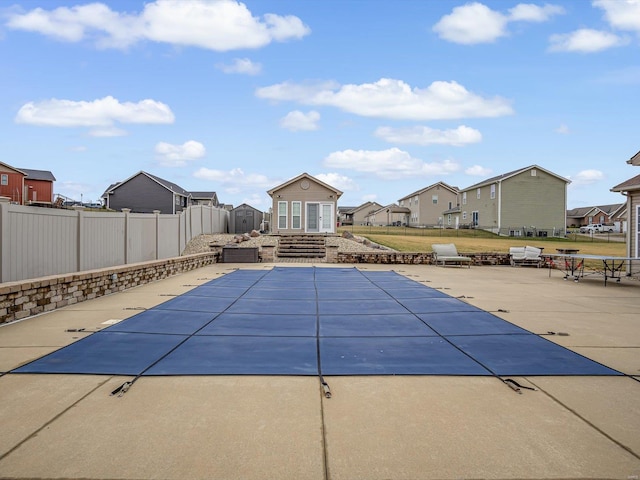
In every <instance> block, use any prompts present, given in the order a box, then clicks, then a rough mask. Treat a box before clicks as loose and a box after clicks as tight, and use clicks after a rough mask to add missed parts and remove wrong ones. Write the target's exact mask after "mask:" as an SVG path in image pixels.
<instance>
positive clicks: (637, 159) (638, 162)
mask: <svg viewBox="0 0 640 480" xmlns="http://www.w3.org/2000/svg"><path fill="white" fill-rule="evenodd" d="M627 163H628V164H629V165H634V166H636V167H638V166H640V152H638V153H636V154H635V155H634V156H633V157H631V158H630V159H629V160H627Z"/></svg>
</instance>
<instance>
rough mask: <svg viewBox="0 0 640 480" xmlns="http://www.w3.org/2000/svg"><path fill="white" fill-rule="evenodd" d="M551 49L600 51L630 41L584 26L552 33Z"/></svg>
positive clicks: (556, 50)
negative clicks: (572, 30)
mask: <svg viewBox="0 0 640 480" xmlns="http://www.w3.org/2000/svg"><path fill="white" fill-rule="evenodd" d="M549 43H550V46H549V50H550V51H552V52H582V53H593V52H600V51H602V50H606V49H608V48H612V47H619V46H622V45H626V44H628V43H629V39H627V38H624V37H619V36H618V35H615V34H613V33H609V32H603V31H601V30H592V29H589V28H582V29H580V30H576V31H574V32H571V33H563V34H556V35H551V36H550V37H549Z"/></svg>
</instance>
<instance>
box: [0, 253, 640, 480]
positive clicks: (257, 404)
mask: <svg viewBox="0 0 640 480" xmlns="http://www.w3.org/2000/svg"><path fill="white" fill-rule="evenodd" d="M275 265H277V264H275ZM273 266H274V264H255V265H247V264H242V265H240V264H238V265H233V264H216V265H212V266H209V267H204V268H201V269H199V270H195V271H191V272H188V273H185V274H182V275H178V276H175V277H172V278H170V279H166V280H162V281H158V282H155V283H153V284H149V285H145V286H141V287H137V288H134V289H131V290H128V291H125V292H122V293H118V294H114V295H111V296H108V297H102V298H99V299H95V300H91V301H87V302H83V303H79V304H76V305H73V306H69V307H66V308H63V309H60V310H57V311H54V312H50V313H47V314H43V315H39V316H36V317H32V318H29V319H26V320H24V321H21V322H18V323H14V324H11V325H8V326H4V327H0V371H9V370H11V369H13V368H16V367H17V366H19V365H22V364H24V363H26V362H28V361H31V360H33V359H35V358H38V357H40V356H42V355H44V354H46V353H49V352H51V351H54V350H56V349H58V348H60V347H62V346H64V345H67V344H69V343H72V342H74V341H76V340H77V339H79V338H82V337H83V336H86V335H87V334H88V333H89V332H91V331H94V330H96V329H101V328H104V327H105V326H106V325H108V324H109V323H110V322H111V321H113V320H121V319H124V318H128V317H130V316H132V315H134V314H136V313H138V312H140V310H141V309H146V308H150V307H153V306H155V305H157V304H160V303H162V302H164V301H166V300H167V299H169V298H171V297H172V296H175V295H179V294H182V293H185V292H187V291H189V290H190V289H192V288H194V287H195V286H197V285H201V284H203V283H206V282H207V281H209V280H212V279H215V278H219V277H220V276H222V275H224V274H226V273H229V272H230V271H232V270H233V269H235V268H251V269H270V268H272V267H273ZM286 266H287V267H291V268H295V265H292V264H287V265H286ZM304 266H306V267H308V266H310V265H309V264H304ZM316 266H317V267H318V268H325V267H332V266H339V267H342V268H344V267H345V265H343V264H341V265H331V264H324V263H322V264H320V263H319V264H316ZM356 267H357V268H359V269H362V270H394V271H396V272H398V273H400V274H402V275H405V276H407V277H408V278H410V279H413V280H416V281H419V282H423V283H424V284H425V285H428V286H430V287H432V288H437V289H442V290H443V291H444V292H445V293H447V294H449V295H451V296H453V297H464V299H465V301H467V302H469V303H470V304H472V305H475V306H477V307H479V308H482V309H484V310H487V311H491V312H493V313H495V314H496V315H498V316H500V317H501V318H504V319H505V320H507V321H509V322H512V323H514V324H516V325H518V326H520V327H523V328H525V329H527V330H530V331H532V332H534V333H539V334H548V332H555V335H547V336H546V337H545V338H547V339H549V340H551V341H553V342H556V343H558V344H560V345H563V346H565V347H567V348H569V349H571V350H573V351H575V352H577V353H580V354H581V355H584V356H586V357H588V358H591V359H592V360H595V361H597V362H600V363H603V364H604V365H606V366H608V367H611V368H613V369H616V370H618V371H620V372H623V373H625V374H626V375H627V376H625V377H590V376H589V377H582V376H579V377H575V376H573V377H549V376H545V377H527V378H514V380H516V381H517V382H518V383H520V384H521V385H523V386H528V387H533V388H535V389H536V390H528V389H522V393H521V394H518V393H516V392H515V391H513V390H512V389H510V388H509V387H508V386H507V385H506V384H505V383H503V382H501V381H500V380H499V379H497V378H493V377H455V376H343V377H325V380H326V381H327V383H328V384H329V385H330V388H331V392H332V397H331V398H326V397H325V396H324V394H323V390H322V387H321V385H320V382H319V379H318V377H295V376H190V377H180V376H178V377H141V378H140V379H138V380H137V381H136V383H135V384H134V385H133V387H132V388H131V389H130V390H129V391H128V392H127V393H126V394H125V395H123V396H122V397H118V396H111V395H110V393H111V392H112V391H113V390H114V389H115V388H116V387H118V386H119V385H121V384H122V383H123V382H124V381H126V380H130V379H131V377H117V376H98V375H53V374H49V375H37V374H23V375H18V374H7V375H4V376H2V377H0V425H2V435H0V478H43V479H44V478H68V479H80V478H91V479H107V478H109V479H115V478H118V479H152V478H171V479H173V478H175V479H185V478H206V479H211V478H213V479H236V478H237V479H289V478H291V479H318V480H321V479H374V480H375V479H449V478H451V479H454V478H495V479H507V478H527V479H547V478H548V479H552V478H622V479H628V478H638V477H639V476H640V434H639V433H638V432H640V382H639V381H638V379H640V321H639V320H638V318H640V316H639V315H638V314H639V312H640V282H638V281H637V280H634V279H627V278H624V279H623V280H622V282H621V283H619V284H618V283H615V282H610V283H609V284H608V286H607V287H604V286H603V282H602V278H600V277H593V278H585V279H584V280H581V281H580V282H578V283H575V282H571V281H564V280H563V279H562V275H561V273H560V272H559V271H552V272H551V276H549V271H548V270H545V269H537V268H511V267H472V268H471V269H466V268H456V267H447V268H442V267H434V266H422V265H415V266H413V265H357V266H356ZM105 322H106V323H105ZM80 329H85V330H84V331H80V332H79V331H78V330H80ZM70 330H71V331H70ZM558 334H560V335H558Z"/></svg>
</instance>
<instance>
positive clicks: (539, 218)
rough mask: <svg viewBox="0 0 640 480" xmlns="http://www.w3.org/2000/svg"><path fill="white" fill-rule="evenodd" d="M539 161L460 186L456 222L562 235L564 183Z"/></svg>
mask: <svg viewBox="0 0 640 480" xmlns="http://www.w3.org/2000/svg"><path fill="white" fill-rule="evenodd" d="M569 183H570V181H569V180H567V179H566V178H564V177H561V176H559V175H557V174H555V173H553V172H551V171H549V170H546V169H544V168H542V167H540V166H538V165H531V166H528V167H524V168H521V169H518V170H514V171H512V172H508V173H504V174H502V175H498V176H495V177H491V178H488V179H486V180H484V181H482V182H480V183H476V184H475V185H471V186H470V187H467V188H465V189H461V190H460V193H459V195H460V213H459V214H456V213H452V214H451V215H452V216H457V215H459V217H458V218H456V220H455V222H456V224H457V223H458V222H459V223H460V226H469V227H471V228H481V229H484V230H489V231H491V232H494V233H497V234H500V235H509V236H515V237H519V236H563V235H564V234H565V229H566V214H567V185H568V184H569Z"/></svg>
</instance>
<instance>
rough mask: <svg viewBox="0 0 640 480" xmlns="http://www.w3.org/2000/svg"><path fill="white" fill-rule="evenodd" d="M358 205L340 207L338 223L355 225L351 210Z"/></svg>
mask: <svg viewBox="0 0 640 480" xmlns="http://www.w3.org/2000/svg"><path fill="white" fill-rule="evenodd" d="M354 208H356V207H338V223H340V225H353V223H352V221H351V215H349V212H351V210H353V209H354Z"/></svg>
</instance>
